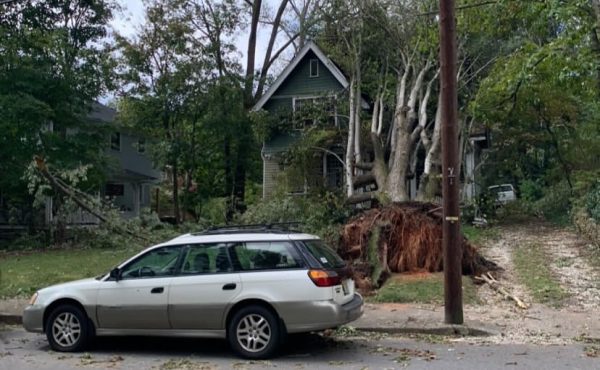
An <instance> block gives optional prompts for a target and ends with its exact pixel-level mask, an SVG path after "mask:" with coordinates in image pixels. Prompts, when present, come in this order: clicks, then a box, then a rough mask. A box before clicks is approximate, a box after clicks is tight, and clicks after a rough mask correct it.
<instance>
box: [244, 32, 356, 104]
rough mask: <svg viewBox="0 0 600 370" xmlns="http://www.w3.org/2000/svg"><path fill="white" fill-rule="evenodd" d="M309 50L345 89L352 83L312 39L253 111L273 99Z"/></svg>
mask: <svg viewBox="0 0 600 370" xmlns="http://www.w3.org/2000/svg"><path fill="white" fill-rule="evenodd" d="M309 51H312V52H313V53H315V55H316V56H317V58H319V60H320V61H321V63H323V64H324V65H325V67H327V69H328V70H329V72H331V74H332V75H333V77H335V79H336V80H337V81H338V82H339V83H340V85H342V87H343V88H344V89H346V88H348V86H349V85H350V83H349V82H348V79H347V78H346V76H344V74H343V73H342V71H340V69H339V68H338V67H337V66H336V65H335V63H333V61H332V60H331V59H329V58H328V57H327V56H326V55H325V54H324V53H323V51H322V50H321V48H319V47H318V46H317V44H315V43H314V42H312V41H309V42H307V43H306V45H304V47H303V48H302V50H300V52H299V53H298V54H297V55H296V56H295V57H294V59H292V61H291V62H290V64H288V65H287V67H285V69H284V70H283V72H281V74H280V75H279V77H277V79H276V80H275V82H274V83H273V85H271V87H269V89H268V90H267V91H266V92H265V93H264V95H263V96H262V97H261V98H260V99H259V100H258V102H257V103H256V104H255V105H254V107H252V110H253V111H258V110H261V109H262V107H263V106H264V105H265V104H266V103H267V101H269V99H271V97H272V96H273V94H274V93H275V91H277V89H279V87H280V86H281V84H282V83H283V82H284V81H285V80H286V79H287V78H288V76H289V75H290V74H291V73H292V71H293V70H294V69H295V68H296V67H297V66H298V64H299V63H300V61H301V60H302V59H303V58H304V57H305V56H306V54H307V53H308V52H309Z"/></svg>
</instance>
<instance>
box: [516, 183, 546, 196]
mask: <svg viewBox="0 0 600 370" xmlns="http://www.w3.org/2000/svg"><path fill="white" fill-rule="evenodd" d="M519 195H520V198H521V199H523V200H524V201H526V202H535V201H537V200H539V199H541V198H542V197H543V196H544V189H543V187H542V185H541V184H540V181H539V180H529V179H525V180H523V181H521V184H520V185H519Z"/></svg>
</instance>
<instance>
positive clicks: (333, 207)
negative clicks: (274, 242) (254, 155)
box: [238, 192, 351, 245]
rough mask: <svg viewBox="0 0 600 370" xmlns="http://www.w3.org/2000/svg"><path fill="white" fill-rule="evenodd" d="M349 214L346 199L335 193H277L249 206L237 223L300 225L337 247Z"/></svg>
mask: <svg viewBox="0 0 600 370" xmlns="http://www.w3.org/2000/svg"><path fill="white" fill-rule="evenodd" d="M350 213H351V210H350V208H349V207H347V206H346V205H345V203H344V198H343V197H342V196H340V195H338V194H336V193H332V192H323V193H319V194H311V195H288V194H278V195H275V196H273V197H272V198H269V199H267V200H265V201H263V202H261V203H256V204H254V205H252V206H250V207H248V209H247V210H246V212H245V213H244V214H243V215H240V216H239V217H238V221H239V222H240V223H245V224H263V223H264V224H268V223H277V222H298V223H300V224H301V227H300V228H301V229H302V230H303V231H306V232H310V233H313V234H316V235H319V236H320V237H321V238H323V239H324V240H326V241H327V242H328V243H329V244H331V245H337V242H338V239H339V227H340V225H341V224H342V223H344V222H345V221H346V219H347V218H348V217H349V216H350Z"/></svg>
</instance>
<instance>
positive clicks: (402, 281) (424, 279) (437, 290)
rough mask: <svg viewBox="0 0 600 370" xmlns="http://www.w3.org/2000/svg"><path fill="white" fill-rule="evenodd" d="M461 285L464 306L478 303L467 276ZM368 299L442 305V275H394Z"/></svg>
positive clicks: (379, 301)
mask: <svg viewBox="0 0 600 370" xmlns="http://www.w3.org/2000/svg"><path fill="white" fill-rule="evenodd" d="M462 284H463V302H464V303H465V304H476V303H479V301H478V298H477V290H476V287H475V285H474V284H473V281H472V279H471V278H470V277H469V276H463V279H462ZM368 299H369V300H370V301H372V302H377V303H383V302H394V303H443V302H444V274H443V273H441V272H439V273H433V274H430V273H419V274H396V275H393V276H392V277H391V278H390V279H388V281H387V282H386V283H385V284H384V285H383V287H381V289H379V290H378V291H377V292H376V293H375V295H373V296H371V297H369V298H368Z"/></svg>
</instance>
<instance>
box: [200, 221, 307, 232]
mask: <svg viewBox="0 0 600 370" xmlns="http://www.w3.org/2000/svg"><path fill="white" fill-rule="evenodd" d="M301 224H302V223H301V222H274V223H269V224H245V225H222V226H211V227H209V228H208V229H206V230H204V231H200V232H196V233H192V235H217V234H246V233H275V234H285V233H290V232H300V231H299V230H297V229H294V228H293V227H294V226H299V225H301Z"/></svg>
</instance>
